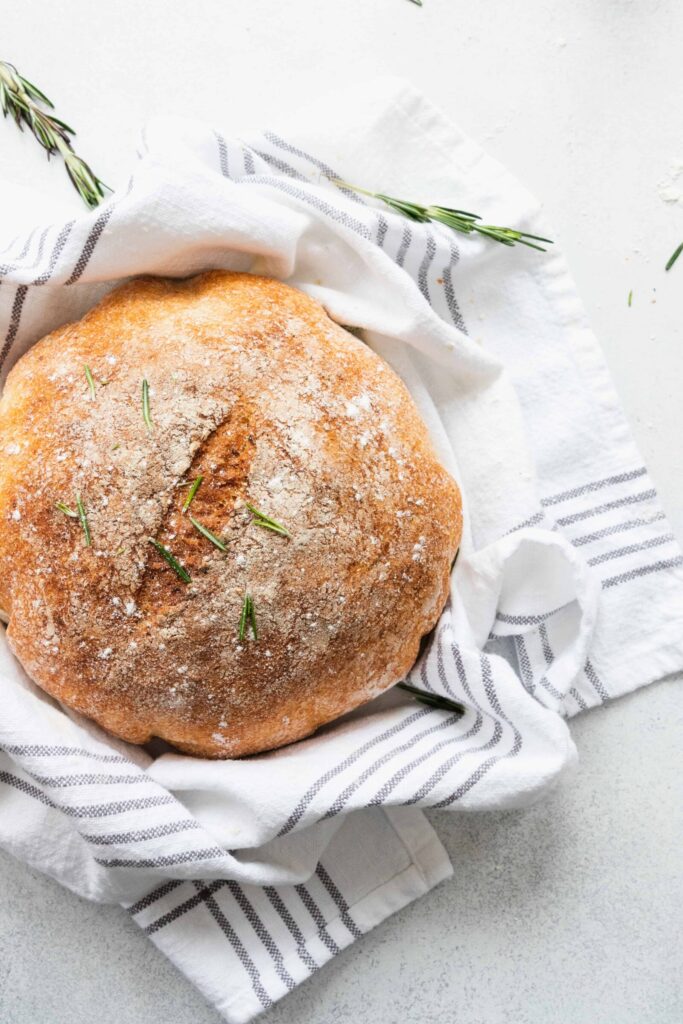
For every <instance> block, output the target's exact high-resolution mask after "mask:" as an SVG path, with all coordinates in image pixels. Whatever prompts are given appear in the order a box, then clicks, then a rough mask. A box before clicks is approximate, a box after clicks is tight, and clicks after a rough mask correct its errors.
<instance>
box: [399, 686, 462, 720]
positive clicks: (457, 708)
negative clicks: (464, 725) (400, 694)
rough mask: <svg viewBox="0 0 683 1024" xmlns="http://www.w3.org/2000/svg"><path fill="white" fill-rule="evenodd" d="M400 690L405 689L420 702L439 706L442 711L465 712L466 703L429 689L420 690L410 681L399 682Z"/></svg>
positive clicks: (433, 706)
mask: <svg viewBox="0 0 683 1024" xmlns="http://www.w3.org/2000/svg"><path fill="white" fill-rule="evenodd" d="M396 685H397V686H398V688H399V690H405V691H406V693H409V694H410V695H411V697H414V698H415V700H416V701H418V703H420V704H426V705H427V707H430V708H439V709H440V710H441V711H452V712H454V713H455V714H457V715H464V714H465V706H464V704H459V703H458V702H457V701H455V700H449V699H448V697H442V696H441V694H439V693H429V692H428V691H427V690H418V689H417V687H415V686H410V684H409V683H397V684H396Z"/></svg>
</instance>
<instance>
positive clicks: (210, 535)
mask: <svg viewBox="0 0 683 1024" xmlns="http://www.w3.org/2000/svg"><path fill="white" fill-rule="evenodd" d="M188 518H189V520H190V522H191V523H192V525H193V526H194V528H195V530H199V532H200V533H201V534H202V535H203V536H204V537H206V539H207V540H210V541H211V543H212V544H215V545H216V547H217V548H218V549H219V550H220V551H227V550H228V549H227V548H226V546H225V544H224V543H223V541H222V540H221V539H220V537H217V536H216V534H215V533H211V530H209V529H208V527H206V526H204V525H203V524H202V523H198V522H197V520H196V519H195V518H194V516H189V517H188Z"/></svg>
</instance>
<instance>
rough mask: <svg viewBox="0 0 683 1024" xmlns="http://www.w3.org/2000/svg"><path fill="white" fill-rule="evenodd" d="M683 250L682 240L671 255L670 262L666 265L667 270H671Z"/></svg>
mask: <svg viewBox="0 0 683 1024" xmlns="http://www.w3.org/2000/svg"><path fill="white" fill-rule="evenodd" d="M682 252H683V242H681V244H680V245H679V246H678V248H677V249H676V250H675V251H674V252H673V253H672V254H671V256H670V257H669V259H668V262H667V264H666V266H665V267H664V269H665V270H671V268H672V267H673V265H674V263H675V262H676V260H677V259H678V257H679V256H680V255H681V253H682Z"/></svg>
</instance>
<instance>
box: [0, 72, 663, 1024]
mask: <svg viewBox="0 0 683 1024" xmlns="http://www.w3.org/2000/svg"><path fill="white" fill-rule="evenodd" d="M340 178H341V179H345V180H347V181H351V182H354V183H356V184H359V185H363V186H366V187H368V188H370V189H378V190H382V191H385V192H388V193H389V194H394V195H399V196H404V197H406V198H411V199H424V200H426V201H438V202H442V203H444V204H448V205H454V206H460V207H464V208H467V209H474V210H476V211H478V212H480V213H482V214H485V216H486V218H487V219H488V220H489V221H492V222H494V223H503V224H512V225H520V224H521V225H523V226H524V227H525V228H526V229H527V230H531V231H535V232H537V233H539V234H546V233H547V231H545V230H543V229H542V227H541V225H540V224H539V223H538V208H537V204H536V203H535V202H534V201H533V199H531V197H530V196H529V195H528V194H527V193H526V192H525V191H524V190H523V189H522V188H521V187H520V186H519V185H518V184H517V183H516V182H515V181H514V180H513V179H512V178H510V177H509V175H508V174H507V173H506V172H505V171H504V170H503V169H502V168H501V167H500V166H498V165H497V164H496V163H495V162H493V161H492V160H490V159H489V158H487V157H486V156H484V154H482V152H481V151H480V150H479V149H478V148H477V146H476V145H474V144H473V143H472V142H471V141H469V140H468V139H466V138H465V137H463V136H462V135H461V134H460V133H459V132H458V131H457V130H456V129H455V128H453V127H452V126H451V125H450V124H449V122H448V121H447V120H446V119H445V118H444V117H443V116H442V115H441V114H440V113H439V112H438V111H436V110H434V109H433V108H432V107H431V106H430V105H429V104H428V103H427V102H426V101H425V100H424V99H423V98H422V97H421V96H419V94H417V93H416V92H414V91H413V90H412V89H411V88H410V87H408V86H406V85H405V84H402V83H399V82H395V81H384V82H379V83H377V84H376V85H375V86H374V87H369V86H367V85H364V86H363V88H362V89H358V90H352V89H345V90H344V93H343V94H340V95H338V96H331V97H327V98H325V99H324V100H321V101H320V102H319V103H317V104H316V105H314V106H313V107H311V108H309V109H307V110H306V111H305V112H304V113H302V114H301V116H299V117H296V118H294V119H292V120H291V121H290V123H288V124H282V125H279V126H277V130H267V131H260V132H255V133H253V134H248V135H245V136H244V137H243V138H241V139H238V138H234V137H231V135H230V133H229V131H226V132H224V133H221V132H218V131H216V130H214V129H213V128H209V127H207V126H204V125H201V124H196V123H193V122H182V121H178V120H173V121H172V122H169V121H157V122H154V123H153V124H152V125H150V126H149V128H148V130H147V132H146V133H144V134H143V148H142V150H141V153H140V156H139V162H138V164H137V165H136V167H135V168H134V170H133V176H132V178H131V180H130V183H129V185H128V187H127V189H126V190H125V191H122V192H121V193H120V194H117V195H114V196H113V197H112V198H110V199H108V200H107V201H106V202H105V203H103V204H102V206H101V207H100V208H99V209H98V210H96V211H94V212H93V213H91V214H84V215H83V216H81V217H79V218H77V219H75V220H70V221H64V222H55V223H47V222H45V223H42V224H38V225H35V224H32V223H27V221H26V219H25V218H24V219H23V220H22V216H23V215H22V212H21V211H22V208H25V206H24V207H22V200H23V199H25V197H24V196H21V195H18V194H17V193H16V192H12V191H11V190H10V189H9V188H6V189H4V191H3V194H2V195H0V217H2V222H1V223H2V224H3V225H5V226H6V225H8V224H9V222H10V221H11V220H14V222H15V223H17V224H18V227H17V231H18V235H19V237H18V238H17V239H16V240H14V241H13V242H10V243H9V245H8V247H7V249H6V250H5V253H4V254H0V260H2V261H4V262H3V263H0V345H1V346H2V348H1V350H0V363H1V367H0V372H1V373H2V375H3V379H4V375H6V373H7V372H8V370H9V368H10V367H11V365H12V364H13V363H14V362H15V361H16V359H17V358H18V357H19V356H20V354H21V353H22V352H23V351H25V350H26V349H27V348H28V347H29V346H30V345H31V344H33V343H34V342H35V341H36V340H37V339H38V338H39V337H41V336H42V335H43V334H44V333H46V332H47V331H48V330H50V329H52V328H54V327H56V326H58V325H60V324H62V323H64V322H65V321H67V320H69V319H75V318H77V317H78V316H80V315H81V314H82V313H83V312H84V311H85V310H86V309H87V308H89V307H90V306H91V305H92V304H93V303H94V302H95V301H96V300H97V298H99V297H100V296H101V295H102V294H103V293H104V292H105V291H106V290H108V289H109V288H111V287H112V286H113V285H114V284H115V283H116V282H117V281H119V280H121V279H123V278H126V277H130V276H132V275H136V274H140V273H155V274H170V275H174V276H185V275H188V274H191V273H195V272H198V271H201V270H204V269H207V268H209V267H217V266H220V267H229V268H232V269H239V270H250V271H252V272H255V273H260V274H268V275H272V276H276V277H280V278H282V279H284V280H287V281H289V282H291V283H292V284H294V285H296V286H297V287H300V288H302V289H304V290H305V291H307V292H308V293H309V294H311V295H313V296H314V297H315V298H317V299H318V300H319V301H321V302H322V303H323V304H324V305H325V306H326V308H327V309H328V310H329V312H330V314H331V315H332V316H333V317H334V318H335V319H337V320H338V321H340V322H341V323H344V324H347V325H349V326H351V327H353V328H354V329H357V330H359V331H360V332H361V333H362V337H363V338H364V339H365V341H366V342H367V343H368V344H370V345H372V346H373V347H374V348H376V349H377V350H378V351H379V352H380V353H381V354H382V355H383V356H384V357H385V358H386V359H387V360H388V361H389V362H390V363H391V364H392V365H393V366H394V367H395V368H396V369H397V371H398V372H399V373H400V374H401V375H402V377H403V378H404V380H405V381H406V383H407V384H408V387H409V388H410V390H411V392H412V394H413V396H414V398H415V400H416V402H417V404H418V406H419V408H420V410H421V412H422V415H423V416H424V418H425V420H426V422H427V423H428V425H429V428H430V430H431V433H432V436H433V439H434V442H435V444H436V446H437V448H438V451H439V453H440V455H441V458H442V459H443V461H444V463H445V464H446V466H447V467H448V468H450V469H451V471H452V472H453V473H454V475H455V476H456V477H457V478H458V480H459V481H460V483H461V486H462V488H463V493H464V499H465V514H466V521H465V534H464V537H463V544H462V548H461V552H460V554H459V556H458V560H457V562H456V566H455V569H454V573H453V586H452V593H451V597H450V600H449V603H448V606H447V608H446V609H445V611H444V613H443V615H442V617H441V620H440V622H439V624H438V626H437V628H436V630H435V631H434V634H433V636H432V638H431V640H430V642H429V644H428V645H427V646H426V648H425V651H424V653H423V655H422V657H421V658H420V660H419V662H418V664H417V665H416V666H415V668H414V669H413V671H412V672H411V674H410V678H409V681H410V682H411V683H412V684H413V685H414V686H416V687H419V688H421V689H423V690H432V691H434V692H437V693H440V694H442V695H444V696H447V697H450V698H451V699H454V700H456V701H459V702H460V703H462V704H463V705H464V707H465V712H464V714H463V715H462V716H458V715H457V714H456V713H449V712H445V711H438V710H434V709H430V708H427V707H424V706H422V705H419V704H416V703H415V702H413V701H412V700H411V699H410V698H409V697H407V695H406V694H405V693H401V692H399V691H395V690H394V691H392V692H391V693H389V694H387V695H385V696H384V697H382V698H380V699H379V700H378V701H375V702H373V703H371V704H369V705H367V706H366V707H365V708H362V709H359V710H358V711H357V712H355V713H354V714H352V715H350V716H347V717H346V719H344V720H343V721H341V722H338V723H335V724H332V725H330V726H329V727H327V728H326V729H323V730H321V732H320V733H319V734H318V735H316V736H315V737H313V738H311V739H309V740H307V741H304V742H302V743H299V744H296V745H294V746H292V747H289V748H286V749H284V750H281V751H276V752H274V753H271V754H267V755H263V756H260V757H257V758H252V759H249V760H247V761H226V762H206V761H201V760H193V759H191V758H187V757H183V756H180V755H175V754H163V755H161V756H158V757H153V756H152V755H151V754H149V753H147V752H146V751H142V750H139V749H135V748H131V747H128V746H126V745H125V744H122V743H119V742H116V741H113V740H112V739H111V738H110V737H107V736H106V735H105V734H103V733H102V732H101V731H100V730H98V729H97V728H96V727H94V726H92V725H91V724H89V723H87V722H85V721H84V720H82V719H80V718H79V717H78V716H76V715H73V714H70V713H68V712H65V711H64V710H63V709H61V708H60V707H59V706H58V705H57V704H56V703H55V702H54V701H52V700H50V699H49V698H48V697H46V696H45V695H44V694H42V693H40V692H38V691H37V690H36V688H35V687H33V686H32V684H31V683H30V681H29V680H27V679H26V677H25V676H24V675H23V673H22V672H21V669H20V668H19V666H18V665H17V664H16V662H15V661H14V659H13V658H12V656H11V654H10V652H9V649H8V648H7V645H6V642H5V640H4V637H2V638H0V685H1V686H2V701H0V843H2V845H3V846H4V847H5V848H7V849H8V850H10V851H11V852H13V853H14V854H15V855H17V856H18V857H21V858H23V859H24V860H26V861H27V862H28V863H30V864H32V865H34V866H36V867H38V868H40V869H41V870H43V871H46V872H47V873H49V874H51V875H52V876H53V877H55V878H57V879H59V880H60V881H61V882H62V883H63V884H65V885H67V886H69V887H70V888H72V889H73V890H74V891H76V892H79V893H81V894H83V895H85V896H87V897H89V898H91V899H96V900H106V901H119V902H121V903H123V904H124V905H125V906H127V907H129V908H130V910H131V913H132V914H133V916H134V918H135V920H136V921H137V922H138V923H139V924H140V926H141V927H142V928H144V929H145V930H146V931H147V933H148V934H149V935H150V937H151V938H152V939H153V941H154V942H156V943H157V944H158V946H159V947H160V948H161V949H163V950H164V951H165V952H166V953H167V954H168V955H169V956H170V957H171V959H172V960H173V961H174V962H175V963H176V964H177V965H178V966H179V967H180V969H181V970H183V971H185V972H186V974H187V975H188V976H189V977H190V978H192V980H193V981H194V982H195V983H196V984H197V985H198V986H199V987H200V988H201V989H202V991H203V992H204V993H205V994H206V995H207V997H208V998H209V999H211V1000H212V1001H213V1002H214V1004H215V1005H216V1006H217V1007H218V1009H219V1010H220V1012H221V1013H223V1014H224V1016H225V1017H226V1019H227V1020H229V1021H234V1022H240V1021H246V1020H249V1019H250V1018H251V1017H252V1016H254V1014H256V1013H257V1012H259V1011H260V1010H263V1009H265V1008H267V1007H268V1006H270V1005H271V1004H272V1002H273V1001H274V1000H276V999H277V998H279V997H280V996H281V995H283V994H285V993H286V992H287V991H289V990H290V989H291V988H292V987H294V986H295V985H296V984H298V983H299V982H300V981H301V980H302V979H303V978H305V977H306V976H308V975H309V974H310V973H311V972H312V971H313V970H315V969H316V968H317V967H318V966H320V965H321V964H322V963H324V962H325V961H326V960H327V959H329V958H330V957H331V956H333V955H334V954H335V953H336V952H337V951H338V950H339V949H341V948H342V947H343V946H345V945H347V944H348V943H350V942H352V941H353V940H354V939H355V938H357V937H359V936H360V935H362V934H363V932H365V931H367V930H368V929H369V928H371V927H373V926H374V925H375V924H376V923H378V922H379V921H380V920H382V919H383V918H384V917H385V916H386V915H387V914H389V913H391V912H393V911H394V910H396V909H398V908H399V907H401V906H404V905H405V904H406V903H408V902H410V900H412V899H414V898H415V897H416V896H418V895H420V894H421V893H423V892H425V891H427V890H428V889H429V888H430V887H431V886H433V885H434V884H436V882H438V881H439V880H441V879H442V878H444V877H446V876H447V874H448V873H449V870H450V868H449V864H448V861H447V858H446V855H445V853H444V851H443V848H442V847H441V844H440V843H439V841H438V839H437V837H436V836H435V834H434V832H433V830H432V829H431V827H430V826H429V824H428V823H427V821H426V819H425V818H424V816H423V814H422V812H421V811H420V810H419V807H421V806H432V807H443V808H449V809H451V810H454V811H457V810H459V811H466V810H473V809H478V808H495V807H511V806H519V805H522V804H524V803H527V802H529V801H530V800H532V799H534V798H536V797H538V796H539V795H540V794H542V793H543V792H544V791H546V790H547V789H548V787H549V786H550V785H552V784H553V782H554V781H555V780H556V779H557V777H558V775H559V774H560V772H561V771H563V770H564V769H565V768H566V767H567V766H568V765H570V764H571V763H572V761H573V760H574V757H575V750H574V747H573V744H572V741H571V737H570V734H569V730H568V728H567V724H566V718H567V717H568V716H571V715H573V714H575V713H576V712H578V711H579V710H584V709H587V708H590V707H592V706H594V705H596V704H600V703H604V702H605V701H607V700H608V699H610V698H613V697H617V696H619V695H620V694H622V693H625V692H627V691H629V690H632V689H633V688H635V687H637V686H641V685H644V684H645V683H648V682H650V681H652V680H653V679H656V678H659V677H661V676H663V675H665V674H667V673H670V672H674V671H677V670H680V669H681V668H682V667H683V637H682V630H681V625H680V623H681V619H682V618H683V557H682V556H681V553H680V550H679V548H678V547H677V545H676V543H675V541H674V538H673V537H672V535H671V532H670V529H669V527H668V525H667V522H666V520H665V518H664V514H663V513H662V511H661V508H660V506H659V503H658V501H657V498H656V494H655V491H654V489H653V487H652V484H651V482H650V481H649V479H648V477H647V473H646V470H645V468H644V467H643V465H642V461H641V459H640V457H639V455H638V452H637V450H636V449H635V447H634V444H633V442H632V440H631V438H630V435H629V432H628V428H627V426H626V423H625V421H624V418H623V415H622V413H621V412H620V410H619V407H618V403H617V400H616V398H615V395H614V392H613V389H612V386H611V383H610V381H609V377H608V374H607V371H606V368H605V365H604V361H603V359H602V356H601V354H600V351H599V348H598V346H597V343H596V341H595V339H594V337H593V336H592V334H591V333H590V330H589V328H588V326H587V324H586V322H585V317H584V314H583V312H582V309H581V306H580V304H579V301H578V299H577V297H576V293H575V290H574V287H573V284H572V282H571V279H570V278H569V276H568V273H567V270H566V267H565V265H564V263H563V261H562V259H561V257H560V255H559V254H558V252H557V251H556V250H554V251H551V252H550V253H547V254H541V253H537V252H533V251H530V250H524V249H523V248H517V249H515V250H510V249H508V248H505V247H503V246H500V245H497V244H496V243H494V242H491V241H489V240H486V239H479V238H467V239H462V238H460V237H458V236H455V235H454V234H452V233H451V232H449V231H448V230H447V229H446V228H443V227H441V226H439V225H429V224H427V225H421V224H416V223H412V222H409V221H407V220H405V219H403V218H401V217H400V216H398V215H396V214H393V213H392V212H391V211H389V210H388V209H387V208H385V207H382V206H380V205H379V204H377V203H373V202H372V201H369V200H367V199H365V198H361V197H360V196H358V195H356V194H355V193H352V192H350V191H349V190H347V189H345V188H344V187H343V186H341V185H339V184H338V182H337V179H340ZM32 202H35V200H33V199H32ZM32 208H33V209H34V210H35V206H33V207H32ZM1 242H2V240H1V239H0V243H1ZM8 242H9V238H8ZM86 386H87V385H86V383H85V381H76V380H75V381H74V387H83V388H84V389H85V387H86ZM354 397H358V396H354V395H344V396H340V401H342V400H343V402H344V405H345V407H347V408H348V410H349V415H351V416H352V417H353V418H354V419H357V418H362V419H363V420H364V422H365V426H366V429H367V430H368V431H373V430H376V429H378V424H376V423H375V422H374V419H373V416H372V410H371V409H366V408H364V405H365V403H363V402H361V403H358V402H354V401H353V399H354ZM3 444H4V450H3V451H2V452H1V453H0V454H1V456H2V459H3V468H5V469H6V471H9V472H11V459H12V454H13V451H14V449H13V447H12V445H13V442H12V441H11V439H10V440H5V441H4V442H3ZM22 500H26V501H30V495H27V496H25V497H24V499H22ZM13 511H14V517H13V519H12V524H11V525H12V528H16V529H17V530H21V528H22V527H21V523H22V520H21V508H20V507H17V508H16V509H15V510H13ZM407 514H409V510H407ZM415 557H416V559H419V557H420V552H419V551H416V552H415ZM608 770H609V768H608V766H607V765H606V766H605V773H606V774H607V773H608ZM351 812H353V813H351Z"/></svg>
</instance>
